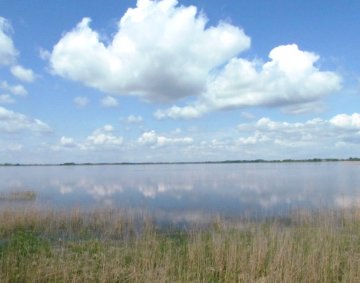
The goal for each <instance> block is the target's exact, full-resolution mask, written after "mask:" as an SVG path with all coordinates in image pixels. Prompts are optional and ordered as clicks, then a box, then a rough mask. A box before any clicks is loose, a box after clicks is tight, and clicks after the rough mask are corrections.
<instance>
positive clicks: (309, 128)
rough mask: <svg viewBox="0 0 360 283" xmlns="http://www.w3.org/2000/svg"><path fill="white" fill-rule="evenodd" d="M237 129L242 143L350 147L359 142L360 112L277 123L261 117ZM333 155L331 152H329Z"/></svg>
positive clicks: (296, 146) (316, 147)
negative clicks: (326, 118) (304, 120)
mask: <svg viewBox="0 0 360 283" xmlns="http://www.w3.org/2000/svg"><path fill="white" fill-rule="evenodd" d="M238 130H239V132H240V133H241V136H242V137H241V138H240V139H239V140H238V142H239V144H241V145H260V144H263V143H267V149H268V150H270V149H271V145H278V146H281V147H294V148H298V149H300V148H302V150H304V152H307V150H305V148H306V147H308V148H312V149H313V150H314V149H318V150H323V149H330V148H335V147H336V146H342V147H344V146H348V145H349V144H359V143H360V114H358V113H354V114H352V115H347V114H339V115H336V116H334V117H332V118H331V119H329V120H323V119H320V118H315V119H312V120H308V121H306V122H303V123H300V122H297V123H289V122H277V121H273V120H271V119H269V118H261V119H259V120H258V121H256V122H255V123H249V124H240V125H239V126H238ZM330 154H331V152H330Z"/></svg>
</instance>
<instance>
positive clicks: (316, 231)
mask: <svg viewBox="0 0 360 283" xmlns="http://www.w3.org/2000/svg"><path fill="white" fill-rule="evenodd" d="M0 282H360V211H359V210H347V211H323V212H318V213H312V212H305V213H303V212H298V213H294V214H293V215H291V216H289V217H288V218H280V217H279V218H273V219H268V220H263V221H251V220H250V219H248V220H231V221H230V220H224V219H221V218H216V219H214V221H213V223H211V224H210V225H209V226H207V227H194V228H190V229H187V230H177V229H175V228H173V229H171V228H162V229H161V230H159V229H157V228H156V227H155V225H154V224H153V222H152V221H151V219H149V218H148V217H146V216H141V217H136V216H129V215H127V214H126V213H124V212H121V211H97V212H92V213H81V211H79V210H74V211H73V212H72V213H65V212H63V213H59V212H54V211H47V212H44V211H42V212H41V211H37V210H28V211H22V212H19V211H15V210H7V211H2V212H0Z"/></svg>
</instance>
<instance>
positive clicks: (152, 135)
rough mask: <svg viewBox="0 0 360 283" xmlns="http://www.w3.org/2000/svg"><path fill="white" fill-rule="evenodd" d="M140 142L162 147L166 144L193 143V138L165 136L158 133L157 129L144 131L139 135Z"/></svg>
mask: <svg viewBox="0 0 360 283" xmlns="http://www.w3.org/2000/svg"><path fill="white" fill-rule="evenodd" d="M138 142H139V143H140V144H142V145H148V146H152V147H161V146H166V145H180V144H191V143H193V139H192V138H190V137H182V138H172V137H165V136H160V135H158V134H156V132H155V131H149V132H144V133H143V134H142V135H141V137H139V139H138Z"/></svg>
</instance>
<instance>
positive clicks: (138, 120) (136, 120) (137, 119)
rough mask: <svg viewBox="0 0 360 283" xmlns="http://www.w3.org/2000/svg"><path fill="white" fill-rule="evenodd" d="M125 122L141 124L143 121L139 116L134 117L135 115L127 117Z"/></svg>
mask: <svg viewBox="0 0 360 283" xmlns="http://www.w3.org/2000/svg"><path fill="white" fill-rule="evenodd" d="M125 121H126V122H127V123H129V124H136V123H141V122H142V121H143V117H141V116H135V115H129V116H128V117H127V118H126V119H125Z"/></svg>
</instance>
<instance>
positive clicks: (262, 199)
mask: <svg viewBox="0 0 360 283" xmlns="http://www.w3.org/2000/svg"><path fill="white" fill-rule="evenodd" d="M24 190H31V191H34V192H36V194H37V197H36V199H34V200H32V201H11V200H0V208H4V207H9V206H11V207H16V206H18V207H26V206H36V207H39V208H51V209H66V210H71V209H73V208H81V209H94V208H96V209H98V208H104V207H106V208H108V207H109V208H124V209H126V210H131V211H138V210H141V211H146V212H148V213H149V214H151V215H153V216H155V217H156V218H157V219H160V220H166V221H171V222H174V223H180V222H206V221H208V220H209V219H210V218H211V217H212V216H213V215H214V214H220V215H222V216H225V217H237V216H248V217H254V216H269V215H274V214H275V215H277V214H284V213H287V212H289V211H290V210H292V209H296V208H309V209H314V208H315V209H316V208H319V207H331V208H347V207H351V206H354V205H358V204H360V163H358V162H328V163H256V164H195V165H194V164H192V165H129V166H125V165H121V166H113V165H109V166H53V167H0V193H3V194H4V193H8V192H11V191H24Z"/></svg>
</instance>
